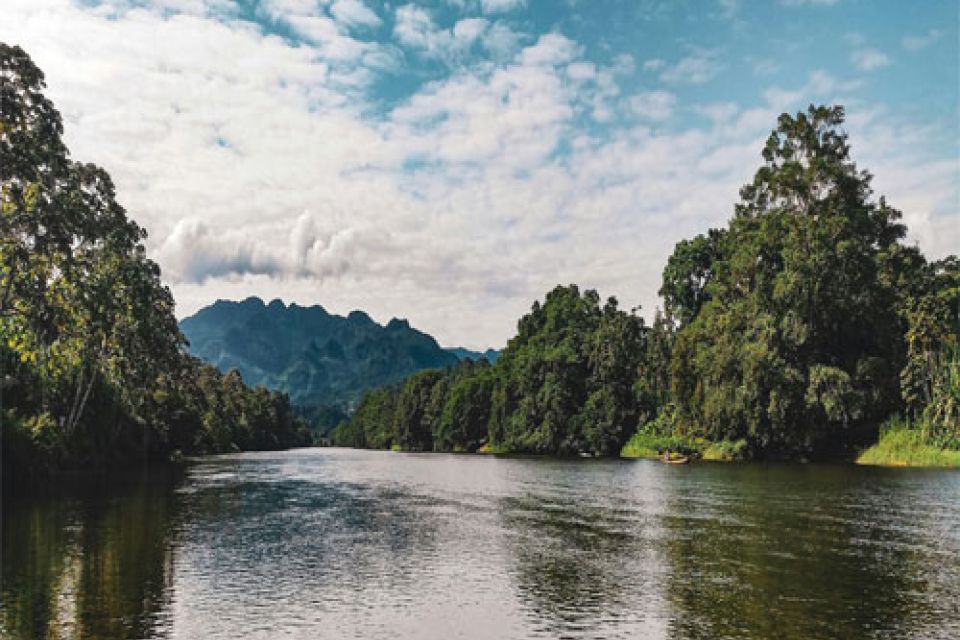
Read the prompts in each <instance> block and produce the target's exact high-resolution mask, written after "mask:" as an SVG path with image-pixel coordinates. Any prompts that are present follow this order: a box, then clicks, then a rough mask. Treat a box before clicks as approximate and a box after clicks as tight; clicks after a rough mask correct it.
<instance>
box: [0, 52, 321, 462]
mask: <svg viewBox="0 0 960 640" xmlns="http://www.w3.org/2000/svg"><path fill="white" fill-rule="evenodd" d="M0 75H2V80H3V81H2V82H0V340H2V341H0V363H2V367H3V369H2V376H0V393H2V396H3V400H4V402H3V403H2V404H0V414H2V415H0V419H2V422H3V431H4V433H3V437H4V441H5V445H6V446H5V447H4V473H13V470H14V469H19V470H23V469H26V468H38V467H43V466H45V465H46V466H49V467H56V466H62V465H86V464H98V463H102V461H103V460H106V459H120V458H123V457H124V455H126V454H129V452H130V451H132V450H133V448H134V447H136V448H137V449H139V450H140V451H142V452H143V453H145V454H148V455H160V456H162V455H167V454H169V453H170V452H171V451H172V450H173V449H175V448H176V449H181V450H182V451H184V452H190V451H224V450H230V449H232V448H237V447H242V448H255V447H263V446H269V447H276V446H289V445H290V444H295V443H303V442H305V441H306V440H307V439H308V438H306V435H305V433H304V432H303V429H302V424H300V423H299V422H298V421H297V420H294V419H292V417H291V415H290V409H289V406H288V402H287V400H286V398H285V396H282V395H279V394H273V393H270V392H267V391H266V390H264V389H256V390H253V389H249V388H248V387H246V386H245V385H244V384H243V382H242V380H241V379H240V378H239V376H238V375H237V374H227V375H225V376H221V375H220V374H219V373H218V372H216V371H215V370H213V369H212V368H211V367H209V366H206V365H202V364H201V363H200V362H199V361H197V360H194V359H192V358H190V357H189V356H187V355H186V354H184V353H183V351H182V348H183V347H184V346H185V340H184V338H183V336H182V334H181V333H180V331H179V329H178V328H177V322H176V318H175V317H174V313H173V311H174V301H173V297H172V296H171V294H170V291H169V290H168V289H167V288H166V287H165V286H164V285H163V284H162V283H161V281H160V269H159V268H158V267H157V265H156V264H155V263H154V262H153V261H151V260H150V259H149V258H147V257H146V251H145V248H144V245H143V241H144V239H145V238H146V232H145V231H144V230H143V229H142V228H141V227H140V226H138V225H137V224H136V223H135V222H133V221H132V220H130V219H129V218H128V217H127V215H126V212H125V211H124V209H123V207H122V206H121V205H120V204H119V203H118V202H117V200H116V194H115V189H114V186H113V182H112V181H111V179H110V176H109V175H108V174H107V172H106V171H104V170H103V169H101V168H99V167H96V166H94V165H91V164H84V163H80V162H77V161H74V160H72V159H71V158H70V155H69V152H68V150H67V148H66V146H65V145H64V144H63V141H62V138H61V135H62V133H63V125H62V122H61V118H60V114H59V113H58V112H57V110H56V109H55V108H54V106H53V104H52V103H51V102H50V101H49V100H48V99H47V98H46V97H45V96H44V94H43V90H44V77H43V73H42V72H41V71H40V70H39V69H38V68H37V67H36V66H35V65H34V64H33V62H32V61H31V60H30V58H29V56H28V55H27V54H26V53H25V52H24V51H23V50H22V49H20V48H19V47H11V46H8V45H5V44H2V43H0ZM224 422H226V424H227V425H228V426H227V427H222V425H221V423H224ZM224 428H225V429H226V431H225V432H224V430H223V429H224Z"/></svg>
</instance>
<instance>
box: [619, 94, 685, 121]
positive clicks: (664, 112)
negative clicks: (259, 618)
mask: <svg viewBox="0 0 960 640" xmlns="http://www.w3.org/2000/svg"><path fill="white" fill-rule="evenodd" d="M676 103H677V96H675V95H674V94H672V93H670V92H669V91H644V92H643V93H638V94H636V95H635V96H633V97H631V98H630V108H631V109H633V112H634V113H635V114H636V115H637V116H638V117H640V118H645V119H647V120H654V121H660V120H666V119H667V118H669V117H670V116H671V115H672V114H673V108H674V106H675V105H676Z"/></svg>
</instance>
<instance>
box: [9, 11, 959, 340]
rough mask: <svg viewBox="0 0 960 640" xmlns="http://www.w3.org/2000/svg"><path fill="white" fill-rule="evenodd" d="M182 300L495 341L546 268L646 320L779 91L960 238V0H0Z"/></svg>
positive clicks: (913, 227)
mask: <svg viewBox="0 0 960 640" xmlns="http://www.w3.org/2000/svg"><path fill="white" fill-rule="evenodd" d="M2 5H3V11H2V13H0V40H2V41H4V42H6V43H9V44H19V45H20V46H22V47H23V48H24V49H25V50H26V51H27V52H28V53H29V54H30V55H31V56H32V57H33V59H34V61H35V62H36V63H37V64H38V65H39V66H40V67H41V68H42V69H43V70H44V72H45V73H46V77H47V84H48V92H47V94H48V96H50V97H51V98H52V99H53V100H54V102H55V104H56V105H57V107H58V108H59V109H60V111H61V113H62V115H63V118H64V126H65V140H66V142H67V144H68V146H69V147H70V150H71V152H72V155H73V157H74V158H75V159H77V160H82V161H85V162H94V163H97V164H99V165H101V166H102V167H104V168H105V169H106V170H107V171H108V172H109V173H110V174H111V175H112V176H113V178H114V181H115V182H116V184H117V192H118V198H119V200H120V202H121V203H122V204H123V205H124V206H125V207H126V209H127V211H128V213H129V214H130V216H131V217H133V218H134V219H135V220H137V221H138V222H139V223H140V224H141V225H143V226H144V227H145V228H146V229H147V230H148V232H149V238H148V240H147V249H148V252H149V254H150V255H151V257H153V258H154V259H155V260H156V261H157V262H158V263H159V264H160V266H161V269H162V271H163V278H164V282H165V283H166V284H167V285H169V286H170V288H171V289H172V291H173V294H174V297H175V299H176V301H177V314H178V316H179V317H184V316H186V315H189V314H191V313H193V312H195V311H196V310H197V309H199V308H201V307H203V306H205V305H207V304H210V303H212V302H213V301H215V300H216V299H218V298H226V299H242V298H245V297H247V296H251V295H258V296H260V297H262V298H264V299H265V300H271V299H274V298H281V299H282V300H284V301H285V302H288V303H290V302H297V303H298V304H301V305H312V304H321V305H323V306H324V307H325V308H326V309H327V310H328V311H330V312H332V313H340V314H346V313H347V312H349V311H350V310H352V309H362V310H364V311H366V312H367V313H369V314H370V315H371V316H372V317H373V318H374V319H375V320H378V321H380V322H386V321H387V320H389V319H390V318H392V317H400V318H407V319H408V320H409V321H410V322H411V324H413V326H415V327H417V328H419V329H421V330H423V331H426V332H428V333H430V334H431V335H433V336H434V337H435V338H437V339H438V341H439V342H440V343H441V344H443V345H462V346H467V347H471V348H486V347H502V346H503V345H504V344H505V342H506V341H507V340H508V339H509V338H510V337H511V336H512V335H513V334H514V333H515V330H516V321H517V319H518V318H519V317H520V316H521V315H522V314H523V313H525V312H526V311H528V310H529V308H530V305H531V303H532V302H533V300H535V299H538V298H540V299H542V297H543V295H544V294H545V293H546V292H547V291H548V290H550V289H551V288H553V287H554V286H555V285H557V284H569V283H577V284H579V285H580V286H581V287H582V288H595V289H597V290H598V291H599V293H600V295H601V296H603V297H606V296H610V295H615V296H616V297H617V298H618V299H619V301H620V304H621V307H623V308H628V309H629V308H633V307H636V306H638V305H640V306H641V313H642V314H643V315H645V316H646V317H647V318H648V319H649V318H651V317H652V315H653V313H654V310H655V309H656V308H657V307H658V306H660V305H661V301H660V299H659V298H658V296H657V289H658V288H659V283H660V276H661V272H662V268H663V265H664V263H665V261H666V258H667V257H668V256H669V255H670V253H671V251H672V249H673V246H674V244H675V243H676V242H677V241H679V240H681V239H683V238H689V237H692V236H694V235H696V234H698V233H702V232H705V231H706V230H707V229H708V228H710V227H716V226H721V225H724V224H725V223H726V221H727V220H728V219H729V218H730V216H731V214H732V212H733V205H734V203H735V202H736V200H737V195H738V190H739V188H740V186H742V185H743V184H744V183H746V182H747V181H749V180H750V178H751V176H752V175H753V173H754V171H756V169H757V168H758V167H759V164H760V162H761V157H760V149H761V148H762V144H763V141H764V139H765V138H766V136H767V135H768V134H769V132H770V130H771V129H772V128H773V127H774V126H775V124H776V119H777V116H778V115H779V114H780V113H782V112H785V111H789V112H794V111H797V110H799V109H804V108H805V107H806V106H807V105H808V104H810V103H825V104H826V103H830V104H833V103H839V104H843V105H845V107H846V109H847V123H846V127H845V128H846V130H847V131H848V133H849V135H850V142H851V145H852V147H853V154H854V158H855V160H856V161H857V162H858V164H859V165H860V166H861V167H862V168H866V169H868V170H869V171H870V172H871V173H873V174H874V176H875V178H874V190H875V192H876V194H877V196H879V195H881V194H883V195H886V196H887V198H888V201H889V202H890V204H892V205H893V206H895V207H897V208H899V209H901V210H902V211H903V213H904V219H905V222H906V223H907V224H908V226H909V230H910V234H909V237H908V241H909V242H910V243H911V244H916V245H918V246H919V247H920V248H921V249H922V250H923V251H924V252H925V253H926V254H927V255H928V257H930V258H938V257H943V256H945V255H947V254H950V253H960V126H958V122H960V96H958V91H960V89H958V84H960V80H958V78H960V64H958V59H960V52H958V13H960V3H958V1H957V0H948V1H938V0H927V1H925V2H913V3H909V2H902V1H901V0H888V1H884V0H764V1H756V2H753V1H750V0H635V1H627V0H622V1H619V2H614V1H611V0H542V1H541V0H435V1H432V2H418V3H406V2H392V1H391V2H381V1H377V0H264V1H263V2H254V1H252V0H239V1H237V2H234V1H230V0H104V1H98V0H2Z"/></svg>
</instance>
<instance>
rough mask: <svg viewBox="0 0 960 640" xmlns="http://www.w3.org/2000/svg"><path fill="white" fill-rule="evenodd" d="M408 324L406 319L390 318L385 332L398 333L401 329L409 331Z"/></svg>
mask: <svg viewBox="0 0 960 640" xmlns="http://www.w3.org/2000/svg"><path fill="white" fill-rule="evenodd" d="M409 328H410V323H409V322H407V319H406V318H391V319H390V322H388V323H387V330H389V331H399V330H401V329H409Z"/></svg>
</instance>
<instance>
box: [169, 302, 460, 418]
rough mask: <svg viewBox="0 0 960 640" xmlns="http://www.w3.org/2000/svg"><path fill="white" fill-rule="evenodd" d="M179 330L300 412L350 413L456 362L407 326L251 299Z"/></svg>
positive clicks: (196, 348)
mask: <svg viewBox="0 0 960 640" xmlns="http://www.w3.org/2000/svg"><path fill="white" fill-rule="evenodd" d="M263 309H269V311H268V312H266V313H264V312H263ZM180 329H181V331H183V334H184V336H186V338H187V340H188V341H189V347H188V348H189V350H190V353H192V354H193V355H195V356H197V357H199V358H201V359H203V360H206V361H207V362H210V363H211V364H213V365H215V366H217V367H218V368H219V369H221V370H222V371H226V370H228V369H230V368H237V369H238V370H239V371H240V373H241V374H242V375H243V379H244V380H246V381H247V382H248V383H249V384H251V385H258V384H262V385H263V386H265V387H267V388H269V389H276V390H280V391H284V392H286V393H288V394H289V395H290V400H291V402H292V403H293V404H295V405H300V406H308V405H321V404H326V405H338V406H340V407H341V408H343V409H349V407H351V406H352V405H353V403H355V402H356V401H357V400H358V399H359V397H360V395H361V394H362V393H363V392H364V391H366V390H368V389H371V388H374V387H378V386H382V385H388V384H393V383H395V382H399V381H400V380H402V379H404V378H406V377H407V376H409V375H410V374H413V373H416V372H417V371H420V370H422V369H442V368H444V367H448V366H452V365H454V364H456V362H457V358H456V357H455V356H454V355H452V354H450V353H448V352H447V351H445V350H443V349H441V348H440V346H439V345H438V344H437V342H436V341H435V340H434V339H433V338H432V337H431V336H429V335H427V334H425V333H422V332H420V331H417V330H416V329H414V328H413V327H411V326H410V323H409V322H408V321H407V320H404V319H400V318H394V319H392V320H391V321H390V322H388V323H387V326H385V327H384V326H381V325H380V324H378V323H377V322H375V321H374V320H373V319H371V318H370V316H369V315H367V314H366V313H365V312H363V311H361V310H359V309H357V310H354V311H351V312H350V313H349V314H348V315H347V317H343V316H339V315H330V314H328V313H327V312H326V311H325V310H324V309H323V307H321V306H319V305H314V306H312V307H302V306H299V305H297V304H293V303H291V304H290V305H289V306H286V305H285V304H284V303H283V302H282V301H281V300H271V301H270V303H269V305H264V303H263V301H262V300H261V299H260V298H257V297H249V298H247V299H245V300H243V301H242V302H228V301H219V302H217V303H216V304H213V305H211V306H208V307H204V308H203V309H201V310H200V311H198V312H197V313H196V314H194V315H193V316H190V317H189V318H184V319H183V320H182V321H181V322H180Z"/></svg>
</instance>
